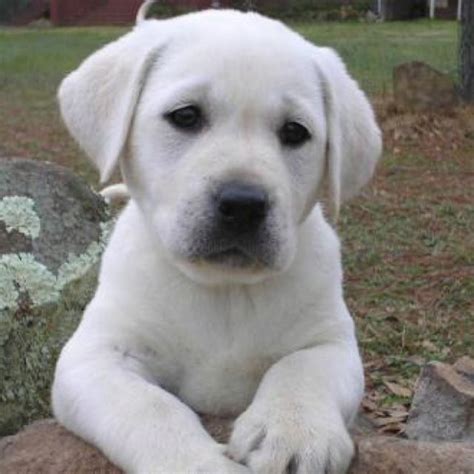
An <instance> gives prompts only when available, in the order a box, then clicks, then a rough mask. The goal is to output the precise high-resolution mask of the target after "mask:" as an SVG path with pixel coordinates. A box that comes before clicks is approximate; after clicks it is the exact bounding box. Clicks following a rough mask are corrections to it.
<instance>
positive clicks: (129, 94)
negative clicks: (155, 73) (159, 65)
mask: <svg viewBox="0 0 474 474" xmlns="http://www.w3.org/2000/svg"><path fill="white" fill-rule="evenodd" d="M147 23H148V22H147ZM144 30H147V28H144V27H140V28H137V29H135V30H134V31H132V32H131V33H128V34H127V35H125V36H123V37H122V38H120V39H118V40H117V41H114V42H113V43H110V44H108V45H107V46H105V47H104V48H102V49H100V50H99V51H97V52H96V53H94V54H93V55H92V56H90V57H89V58H87V59H86V60H85V61H84V62H83V63H82V64H81V65H80V66H79V68H78V69H76V70H75V71H73V72H72V73H71V74H69V75H68V76H67V77H66V78H65V79H64V80H63V82H62V84H61V86H60V88H59V93H58V99H59V104H60V108H61V114H62V117H63V119H64V122H65V124H66V125H67V127H68V129H69V131H70V133H71V134H72V136H73V137H74V138H75V139H76V140H77V142H78V143H79V145H80V146H81V148H82V149H83V150H84V151H85V152H86V153H87V155H88V156H89V158H90V159H91V160H92V161H93V163H94V164H95V165H96V167H97V168H98V170H99V172H100V179H101V182H102V183H103V182H105V181H107V180H108V179H109V178H110V176H111V174H112V172H113V171H114V168H115V167H116V165H117V162H118V159H119V157H120V155H121V154H122V151H123V149H124V146H125V143H126V141H127V137H128V132H129V128H130V125H131V122H132V119H133V115H134V112H135V107H136V105H137V103H138V100H139V98H140V93H141V91H142V89H143V87H144V84H145V80H146V77H147V74H148V72H149V70H150V68H151V66H152V65H153V63H154V61H155V59H156V56H157V54H158V51H159V50H160V49H161V48H160V46H159V45H158V46H157V41H156V39H155V40H154V41H153V40H151V41H150V35H149V34H147V31H144ZM150 43H151V44H150Z"/></svg>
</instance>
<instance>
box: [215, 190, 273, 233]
mask: <svg viewBox="0 0 474 474" xmlns="http://www.w3.org/2000/svg"><path fill="white" fill-rule="evenodd" d="M216 205H217V212H218V215H219V219H220V223H221V225H223V226H224V227H227V228H229V229H230V230H241V231H245V230H254V229H255V228H256V227H257V226H258V225H259V224H260V223H261V222H262V221H263V220H264V219H265V216H266V215H267V211H268V197H267V193H266V192H265V191H264V190H263V189H261V188H259V187H257V186H254V185H251V184H245V183H238V182H233V183H227V184H225V185H224V186H222V188H221V189H220V190H219V192H218V193H217V195H216Z"/></svg>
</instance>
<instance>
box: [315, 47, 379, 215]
mask: <svg viewBox="0 0 474 474" xmlns="http://www.w3.org/2000/svg"><path fill="white" fill-rule="evenodd" d="M316 60H317V67H318V71H319V76H320V80H321V83H322V90H323V94H324V103H325V107H326V122H327V157H326V160H327V163H326V187H327V189H328V194H329V207H330V209H329V210H330V214H331V217H332V218H333V220H337V217H338V214H339V208H340V205H341V203H342V202H343V201H345V200H347V199H350V198H351V197H353V196H354V195H355V194H357V192H358V191H359V189H360V188H361V187H362V186H364V185H365V184H366V183H367V182H368V181H369V179H370V178H371V176H372V174H373V172H374V168H375V164H376V163H377V160H378V158H379V157H380V154H381V152H382V138H381V133H380V129H379V127H378V126H377V123H376V122H375V117H374V113H373V111H372V107H371V105H370V104H369V101H368V100H367V97H366V96H365V94H364V93H363V92H362V91H361V90H360V88H359V86H358V85H357V83H356V82H355V81H354V80H353V79H352V78H351V77H350V76H349V74H348V72H347V70H346V67H345V65H344V63H343V62H342V61H341V59H340V58H339V56H338V55H337V54H336V53H335V52H334V51H333V50H332V49H330V48H317V54H316Z"/></svg>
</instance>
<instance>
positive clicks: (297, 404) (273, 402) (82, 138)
mask: <svg viewBox="0 0 474 474" xmlns="http://www.w3.org/2000/svg"><path fill="white" fill-rule="evenodd" d="M59 100H60V105H61V111H62V114H63V117H64V120H65V122H66V124H67V126H68V128H69V130H70V132H71V133H72V135H73V136H74V137H75V138H76V140H77V141H78V142H79V144H80V145H81V146H82V147H83V149H84V150H85V151H86V152H87V154H88V155H89V156H90V158H91V159H92V161H93V162H94V163H95V164H96V165H97V168H98V169H99V171H100V174H101V177H102V180H103V181H106V180H107V179H108V178H109V176H110V174H111V173H112V171H113V170H114V169H115V168H116V166H117V165H120V168H121V171H122V174H123V178H124V181H125V183H126V185H127V187H128V190H129V192H130V195H131V200H130V202H129V204H128V205H127V207H126V208H125V210H124V211H123V213H122V214H121V216H120V218H119V220H118V222H117V224H116V227H115V230H114V232H113V235H112V237H111V240H110V243H109V245H108V247H107V250H106V251H105V254H104V256H103V261H102V268H101V272H100V281H99V287H98V289H97V293H96V295H95V297H94V299H93V300H92V302H91V303H90V305H89V306H88V308H87V310H86V312H85V314H84V318H83V320H82V322H81V324H80V326H79V328H78V329H77V331H76V333H75V334H74V335H73V337H72V338H71V340H70V341H69V342H68V343H67V345H66V346H65V347H64V350H63V352H62V354H61V357H60V360H59V362H58V366H57V370H56V376H55V381H54V387H53V408H54V413H55V415H56V417H57V418H58V420H59V421H60V422H61V423H63V424H64V425H65V426H66V427H67V428H69V429H70V430H71V431H73V432H74V433H76V434H77V435H79V436H81V437H82V438H84V439H85V440H87V441H89V442H90V443H92V444H94V445H96V446H97V447H99V448H100V449H101V450H102V451H103V452H104V453H105V454H106V455H107V456H108V457H109V458H110V459H111V460H112V461H113V462H114V463H116V464H117V465H118V466H120V467H121V468H123V469H124V470H125V471H127V472H137V473H171V474H173V473H196V472H202V473H219V474H223V473H239V472H242V473H244V472H247V473H248V472H253V473H262V474H263V473H268V474H279V473H287V472H291V473H299V474H303V473H313V474H317V473H321V474H322V473H342V472H344V471H346V469H347V467H348V465H349V463H350V460H351V457H352V455H353V444H352V441H351V439H350V437H349V434H348V430H347V428H348V425H350V423H351V421H352V420H353V418H354V416H355V414H356V411H357V408H358V405H359V402H360V400H361V397H362V393H363V373H362V367H361V361H360V358H359V353H358V349H357V343H356V339H355V335H354V325H353V321H352V319H351V317H350V315H349V313H348V311H347V308H346V305H345V303H344V300H343V294H342V271H341V258H340V250H339V242H338V238H337V236H336V234H335V233H334V231H333V230H332V228H331V227H330V226H329V224H328V223H327V222H326V221H325V218H324V216H323V212H322V209H321V205H320V204H319V202H320V201H321V199H323V198H326V201H327V202H328V207H329V210H330V212H331V213H332V215H333V216H335V215H337V212H338V209H339V205H340V202H341V201H343V200H345V199H347V198H349V197H351V196H352V195H354V194H355V193H356V192H357V191H358V189H359V188H360V187H361V186H362V185H364V184H365V183H366V182H367V181H368V179H369V178H370V176H371V175H372V172H373V169H374V166H375V162H376V161H377V158H378V157H379V154H380V150H381V139H380V133H379V129H378V127H377V125H376V123H375V121H374V115H373V112H372V110H371V107H370V105H369V103H368V101H367V99H366V97H365V96H364V94H363V93H362V92H361V91H360V89H359V88H358V86H357V84H356V83H355V82H354V81H353V80H352V79H351V78H350V77H349V75H348V73H347V71H346V69H345V67H344V65H343V63H342V62H341V60H340V59H339V57H338V56H337V55H336V53H334V51H332V50H331V49H327V48H318V47H315V46H314V45H313V44H311V43H309V42H307V41H305V40H304V39H303V38H302V37H301V36H299V35H298V34H296V33H294V32H292V31H290V30H289V29H288V28H286V27H285V26H284V25H283V24H281V23H279V22H277V21H273V20H270V19H268V18H265V17H262V16H260V15H258V14H255V13H240V12H237V11H204V12H201V13H194V14H190V15H185V16H181V17H178V18H175V19H171V20H164V21H156V20H149V21H143V22H141V23H140V24H139V25H138V26H137V27H136V28H135V29H134V30H133V31H132V32H131V33H129V34H127V35H125V36H124V37H122V38H120V39H119V40H117V41H115V42H113V43H111V44H109V45H107V46H105V47H104V48H102V49H101V50H100V51H98V52H96V53H95V54H93V55H92V56H91V57H90V58H88V59H86V61H84V63H83V64H82V65H81V66H80V67H79V68H78V69H77V70H76V71H74V72H72V73H71V74H70V75H69V76H68V77H67V78H66V79H65V80H64V82H63V83H62V85H61V88H60V91H59ZM196 413H209V414H216V415H223V414H225V415H235V416H237V420H236V422H235V425H234V429H233V433H232V436H231V439H230V442H229V444H228V446H222V445H219V444H217V443H216V442H215V441H214V440H213V439H212V438H211V437H210V436H209V435H208V434H207V432H206V431H205V429H204V428H203V426H202V425H201V423H200V421H199V417H198V416H197V415H196Z"/></svg>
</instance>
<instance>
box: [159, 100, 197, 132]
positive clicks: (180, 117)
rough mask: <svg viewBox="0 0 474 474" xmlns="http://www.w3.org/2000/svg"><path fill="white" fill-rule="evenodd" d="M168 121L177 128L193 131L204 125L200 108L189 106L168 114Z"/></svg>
mask: <svg viewBox="0 0 474 474" xmlns="http://www.w3.org/2000/svg"><path fill="white" fill-rule="evenodd" d="M166 118H167V120H168V121H169V122H170V123H171V124H172V125H174V126H175V127H177V128H181V129H184V130H189V131H193V130H196V129H198V128H199V127H200V126H201V125H202V113H201V110H200V109H199V107H196V106H195V105H188V106H186V107H182V108H181V109H176V110H173V112H169V113H167V114H166Z"/></svg>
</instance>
